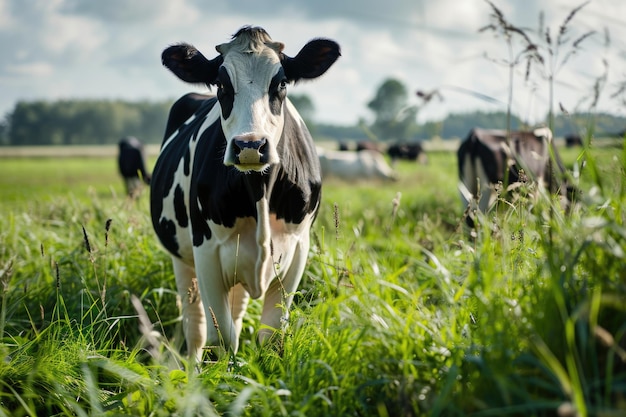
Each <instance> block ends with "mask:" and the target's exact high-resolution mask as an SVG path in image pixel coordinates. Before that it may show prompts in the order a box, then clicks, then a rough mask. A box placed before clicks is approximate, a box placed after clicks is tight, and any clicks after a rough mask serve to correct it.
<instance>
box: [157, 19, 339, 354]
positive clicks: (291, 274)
mask: <svg viewBox="0 0 626 417" xmlns="http://www.w3.org/2000/svg"><path fill="white" fill-rule="evenodd" d="M283 48H284V45H283V44H282V43H280V42H275V41H273V40H272V39H271V38H270V36H269V35H268V33H267V32H266V31H265V30H263V29H262V28H258V27H249V26H245V27H243V28H241V29H240V30H239V31H238V32H237V33H235V34H234V35H233V37H232V39H231V41H230V42H228V43H224V44H221V45H218V46H217V47H216V49H217V51H218V52H219V55H217V57H215V58H213V59H212V60H208V59H206V58H205V57H204V56H203V55H202V54H201V53H200V52H198V50H197V49H196V48H194V47H193V46H191V45H188V44H178V45H174V46H171V47H169V48H167V49H165V51H164V52H163V54H162V60H163V64H164V65H165V66H166V67H167V68H168V69H170V70H171V71H172V72H173V73H174V74H175V75H176V76H178V77H179V78H180V79H181V80H183V81H186V82H188V83H195V84H198V83H203V84H206V85H208V86H212V85H213V86H217V96H216V97H212V96H202V95H198V94H192V95H187V96H184V97H182V98H181V99H179V100H178V102H176V103H175V104H174V105H173V106H172V109H171V110H170V116H169V121H168V124H167V128H166V135H165V138H164V141H163V144H162V146H161V151H160V155H159V157H158V159H157V163H156V166H155V168H154V173H153V176H152V186H151V189H152V193H151V214H152V223H153V226H154V229H155V231H156V234H157V235H158V237H159V239H160V241H161V243H162V244H163V246H164V247H165V248H166V249H167V250H168V251H169V252H170V254H171V257H172V261H173V266H174V273H175V276H176V286H177V289H178V292H179V294H180V296H181V298H182V302H183V328H184V331H185V337H186V341H187V348H188V350H189V354H190V356H191V357H192V358H195V359H196V360H199V359H200V358H201V357H202V351H203V348H204V346H205V344H208V345H210V346H216V347H218V349H217V351H216V353H220V352H222V351H223V350H222V349H221V347H223V348H224V349H227V350H228V349H230V350H232V351H233V352H237V348H238V344H239V334H240V332H241V326H242V319H243V316H244V314H245V311H246V308H247V304H248V301H249V299H250V298H255V299H256V298H261V297H264V305H263V311H262V315H261V323H262V325H263V326H265V328H264V329H262V330H260V331H259V339H260V340H261V341H263V340H265V339H266V338H267V337H268V336H269V335H271V330H269V329H277V328H280V326H281V323H282V322H283V321H284V320H285V318H286V315H287V310H288V308H289V305H290V303H291V301H292V297H293V293H294V292H295V290H296V289H297V287H298V284H299V282H300V279H301V277H302V274H303V271H304V268H305V264H306V260H307V256H308V252H309V230H310V227H311V225H312V223H313V220H314V218H315V216H316V213H317V210H318V207H319V202H320V193H321V173H320V166H319V160H318V158H317V155H316V153H315V146H314V144H313V140H312V138H311V135H310V133H309V131H308V130H307V128H306V126H305V124H304V122H303V120H302V118H301V117H300V115H299V114H298V112H297V110H296V109H295V107H294V106H293V105H292V104H291V102H290V101H289V100H288V99H287V85H288V84H289V83H291V82H293V83H295V82H297V81H299V80H304V79H313V78H317V77H319V76H321V75H322V74H324V73H325V72H326V70H327V69H328V68H330V66H331V65H332V64H333V63H334V62H335V61H336V60H337V58H338V57H339V56H340V51H339V45H338V44H337V43H335V42H333V41H331V40H327V39H315V40H312V41H310V42H309V43H307V44H306V45H305V46H304V47H303V49H302V50H301V51H300V52H299V53H298V54H297V55H296V56H295V57H293V58H291V57H289V56H287V55H285V54H284V53H283ZM182 120H185V122H184V123H182V124H180V122H181V121H182ZM175 125H178V126H175Z"/></svg>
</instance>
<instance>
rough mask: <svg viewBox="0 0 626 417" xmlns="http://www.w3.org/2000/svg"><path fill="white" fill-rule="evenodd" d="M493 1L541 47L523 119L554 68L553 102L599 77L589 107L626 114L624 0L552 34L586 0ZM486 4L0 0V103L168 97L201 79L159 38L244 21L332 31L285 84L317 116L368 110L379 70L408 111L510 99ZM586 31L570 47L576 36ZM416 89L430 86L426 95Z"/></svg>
mask: <svg viewBox="0 0 626 417" xmlns="http://www.w3.org/2000/svg"><path fill="white" fill-rule="evenodd" d="M492 3H493V4H494V5H495V6H496V7H497V8H498V9H499V10H500V11H501V12H502V13H503V15H504V17H505V19H506V20H508V21H509V22H510V23H511V24H512V25H513V26H515V27H518V28H522V29H524V30H525V31H526V33H528V34H529V36H531V37H532V41H533V42H534V43H536V44H537V45H539V51H540V53H541V54H542V56H543V57H544V63H543V64H538V65H535V66H533V67H531V71H530V78H529V79H528V80H525V72H526V67H525V64H520V65H516V66H515V67H514V69H515V71H514V74H513V84H512V85H513V88H512V90H513V95H512V110H513V112H514V113H516V114H518V115H520V116H521V117H523V118H524V119H526V120H528V121H530V122H531V123H536V122H541V121H542V120H543V118H544V116H545V114H546V113H547V110H548V106H549V96H550V95H549V86H550V83H549V81H548V75H549V74H550V73H553V74H554V77H553V78H554V83H553V84H552V85H553V86H554V100H553V102H554V105H555V110H556V111H559V110H558V109H559V104H561V105H562V106H563V108H564V109H566V110H567V111H569V112H573V111H576V110H579V111H582V110H587V109H588V108H589V106H590V105H591V103H592V100H591V98H592V97H594V84H596V83H597V82H598V81H601V82H600V84H599V85H601V86H602V88H601V89H600V90H599V91H600V93H599V97H600V99H599V101H598V104H597V108H598V109H599V110H602V111H608V112H610V113H613V114H617V115H625V114H626V104H624V100H625V97H626V94H621V95H618V96H617V97H614V98H611V95H613V94H614V93H616V92H617V91H619V86H620V85H622V84H624V83H626V65H625V63H626V1H623V0H591V1H589V2H588V3H587V4H585V5H584V6H583V7H582V9H580V10H579V11H578V12H577V13H576V14H575V15H574V16H573V18H572V19H571V20H569V22H568V23H567V24H566V25H565V27H566V28H567V32H566V33H565V34H564V35H563V36H562V38H561V39H562V40H563V41H564V42H563V44H562V45H561V46H560V47H558V48H557V47H555V46H554V44H555V42H556V38H557V35H558V31H559V28H560V27H561V25H562V24H563V23H564V22H565V20H566V19H567V18H568V16H569V15H570V13H571V12H572V10H573V9H574V8H576V7H577V6H580V5H582V4H583V2H582V1H581V2H578V1H574V0H493V2H492ZM491 14H492V9H491V6H490V4H489V3H488V2H487V1H485V0H384V1H380V0H316V1H311V0H291V1H289V2H278V1H266V0H230V1H225V0H176V1H171V0H132V1H130V0H106V1H95V0H94V1H89V0H0V50H1V51H2V53H0V117H2V115H6V114H7V113H8V112H10V111H12V110H13V108H14V107H15V104H16V103H17V102H19V101H33V100H51V101H52V100H60V99H124V100H169V99H171V100H174V99H176V98H178V97H179V96H181V95H183V94H185V93H187V92H189V91H200V92H202V91H204V90H203V89H202V88H201V87H199V86H195V85H188V84H185V83H184V82H182V81H180V80H178V79H177V78H176V77H175V76H174V75H172V74H171V73H169V72H168V71H167V70H166V69H165V68H164V67H163V66H162V65H161V62H160V56H161V52H162V51H163V49H165V48H166V47H167V46H169V45H171V44H174V43H178V42H187V43H191V44H193V45H194V46H196V47H197V48H198V49H199V50H200V51H201V52H202V53H203V54H204V55H205V56H207V57H208V58H213V57H214V56H215V55H216V54H217V52H215V45H217V44H220V43H223V42H227V41H228V40H229V39H230V37H231V35H232V34H234V33H235V32H236V31H237V30H238V29H239V28H240V27H242V26H244V25H253V26H261V27H263V28H265V29H266V31H267V32H268V33H269V34H270V35H271V37H272V38H273V39H274V40H275V41H280V42H283V43H285V51H284V52H285V53H286V54H287V55H290V56H295V55H296V54H297V53H298V51H299V50H300V48H302V46H304V44H305V43H306V42H307V41H309V40H311V39H313V38H317V37H324V38H330V39H333V40H335V41H337V42H338V43H339V44H340V46H341V51H342V56H341V57H340V58H339V60H338V61H337V62H336V63H335V65H333V66H332V67H331V68H330V69H329V70H328V72H327V73H326V74H324V75H323V76H322V77H320V78H318V79H316V80H311V81H306V82H301V83H298V84H297V85H294V86H290V87H289V93H290V94H306V95H308V96H309V97H310V98H311V99H312V101H313V104H314V107H315V111H314V113H313V118H314V119H315V121H317V122H321V123H329V124H339V125H353V124H356V123H357V122H358V121H359V120H366V121H371V120H372V119H373V116H374V114H373V113H372V112H371V110H369V109H368V107H367V103H368V102H369V101H370V100H372V99H373V97H374V95H375V94H376V91H377V89H378V88H379V87H380V86H381V85H382V83H383V82H384V81H385V80H387V79H389V78H393V79H396V80H398V81H400V82H402V83H403V84H404V85H405V86H406V88H407V90H408V92H409V97H408V104H409V105H417V106H420V110H419V112H418V122H424V121H427V120H436V119H439V118H442V117H444V116H445V115H446V114H448V113H459V112H469V111H475V110H482V111H498V110H502V111H506V108H507V104H506V103H507V101H508V99H509V91H510V88H509V87H510V85H511V84H510V82H509V67H508V65H507V62H510V59H509V56H510V55H509V48H508V46H507V45H508V44H507V42H506V39H505V38H504V37H503V36H502V35H501V34H500V35H498V34H497V33H496V32H494V31H489V30H487V31H482V32H481V31H479V30H480V29H481V28H483V27H485V26H487V25H489V24H490V23H492V22H494V20H493V19H492V17H491ZM540 15H542V16H543V27H544V29H545V28H547V29H549V31H550V35H551V41H552V45H553V48H552V50H553V52H554V53H553V54H552V55H550V53H549V52H548V49H547V48H548V46H547V44H546V41H545V38H546V37H545V35H543V36H537V33H538V28H539V27H540V23H539V22H540V20H541V19H540ZM591 31H594V33H593V34H592V35H590V36H589V37H587V38H585V39H584V40H583V41H582V42H580V44H579V47H578V48H577V49H576V52H575V53H574V54H573V55H570V54H569V52H571V51H572V50H573V47H572V44H573V43H574V42H575V41H576V40H577V39H579V38H580V37H581V36H583V35H585V34H586V33H588V32H591ZM543 33H545V31H544V32H543ZM519 38H520V37H519V36H514V37H513V40H512V43H511V50H512V51H513V56H516V55H518V54H519V53H521V51H522V50H523V47H522V46H521V43H520V42H519V40H518V39H519ZM550 57H552V58H553V59H552V60H550ZM550 62H552V63H553V64H552V65H551V64H550ZM551 68H552V69H553V70H552V71H551V70H550V69H551ZM417 90H422V91H427V92H430V91H438V92H439V94H440V95H439V96H436V97H435V98H434V99H433V100H431V101H430V102H428V103H424V102H423V101H422V100H421V99H420V98H419V97H417V96H416V95H415V92H416V91H417Z"/></svg>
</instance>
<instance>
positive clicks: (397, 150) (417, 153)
mask: <svg viewBox="0 0 626 417" xmlns="http://www.w3.org/2000/svg"><path fill="white" fill-rule="evenodd" d="M387 155H389V156H390V157H391V160H392V161H396V160H398V159H404V160H408V161H417V160H418V158H419V159H420V161H424V160H425V159H424V158H425V154H424V148H423V147H422V145H421V144H420V143H417V142H414V143H394V144H392V145H390V146H389V148H387Z"/></svg>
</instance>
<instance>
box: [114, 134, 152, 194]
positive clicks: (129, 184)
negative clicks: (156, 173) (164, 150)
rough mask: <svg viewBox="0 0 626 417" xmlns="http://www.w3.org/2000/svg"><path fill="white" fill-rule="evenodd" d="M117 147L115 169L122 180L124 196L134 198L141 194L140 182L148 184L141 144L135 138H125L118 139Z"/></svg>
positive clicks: (148, 176) (148, 174) (148, 179)
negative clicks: (124, 190)
mask: <svg viewBox="0 0 626 417" xmlns="http://www.w3.org/2000/svg"><path fill="white" fill-rule="evenodd" d="M118 147H119V153H118V155H117V167H118V169H119V172H120V175H121V176H122V178H123V179H124V185H125V186H126V194H127V195H128V196H129V197H131V198H135V197H137V196H138V195H139V193H140V192H141V186H142V182H144V183H146V184H148V185H149V184H150V173H149V172H148V170H147V169H146V157H145V154H144V149H143V144H142V143H141V142H140V141H139V139H137V138H136V137H134V136H127V137H124V138H122V139H120V141H119V143H118Z"/></svg>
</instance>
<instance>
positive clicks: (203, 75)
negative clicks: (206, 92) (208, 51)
mask: <svg viewBox="0 0 626 417" xmlns="http://www.w3.org/2000/svg"><path fill="white" fill-rule="evenodd" d="M161 61H162V62H163V65H164V66H165V67H167V68H168V69H169V70H170V71H172V72H173V73H174V75H176V76H177V77H178V78H180V79H181V80H183V81H185V82H188V83H194V84H196V83H198V84H199V83H204V84H207V85H211V84H215V82H216V79H217V70H218V69H219V67H220V65H222V62H223V61H224V58H223V57H222V56H221V55H218V56H217V57H216V58H214V59H212V60H210V61H209V60H208V59H206V58H205V57H204V55H202V54H201V53H200V52H199V51H198V50H197V49H196V48H195V47H194V46H192V45H189V44H186V43H181V44H178V45H173V46H170V47H169V48H167V49H165V50H164V51H163V54H161Z"/></svg>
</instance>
